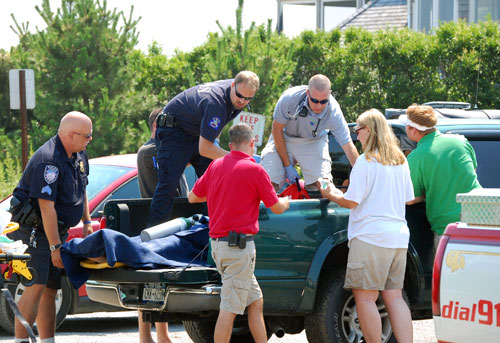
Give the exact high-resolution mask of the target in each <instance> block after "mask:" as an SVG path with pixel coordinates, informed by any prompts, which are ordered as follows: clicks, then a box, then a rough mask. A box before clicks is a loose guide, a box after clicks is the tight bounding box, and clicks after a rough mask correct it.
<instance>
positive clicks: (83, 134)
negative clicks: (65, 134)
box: [73, 131, 92, 139]
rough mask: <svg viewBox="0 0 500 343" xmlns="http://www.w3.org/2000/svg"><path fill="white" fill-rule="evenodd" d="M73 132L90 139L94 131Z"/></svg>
mask: <svg viewBox="0 0 500 343" xmlns="http://www.w3.org/2000/svg"><path fill="white" fill-rule="evenodd" d="M73 133H76V134H77V135H78V136H82V137H83V138H86V139H89V138H91V137H92V132H91V133H87V134H85V133H80V132H76V131H73Z"/></svg>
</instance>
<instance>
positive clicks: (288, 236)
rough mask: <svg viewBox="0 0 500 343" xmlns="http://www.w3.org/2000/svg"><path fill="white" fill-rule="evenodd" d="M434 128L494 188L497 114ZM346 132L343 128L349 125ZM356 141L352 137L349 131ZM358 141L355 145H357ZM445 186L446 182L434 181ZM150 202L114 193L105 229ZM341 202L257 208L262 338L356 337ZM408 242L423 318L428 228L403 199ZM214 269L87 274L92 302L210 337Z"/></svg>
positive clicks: (427, 296)
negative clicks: (449, 136) (276, 210)
mask: <svg viewBox="0 0 500 343" xmlns="http://www.w3.org/2000/svg"><path fill="white" fill-rule="evenodd" d="M389 122H390V124H391V126H392V127H393V130H394V132H395V134H396V136H397V137H398V138H399V139H400V141H401V143H402V146H403V147H405V149H411V142H409V141H408V140H407V139H406V134H405V127H404V126H403V125H402V124H400V123H399V122H397V121H394V120H389ZM438 128H439V130H440V131H441V132H443V133H457V134H462V135H465V136H466V137H467V138H468V139H469V140H470V141H471V143H472V145H473V146H474V149H475V151H476V155H477V160H478V169H477V172H478V175H479V181H480V182H481V184H482V185H483V187H500V178H498V170H500V159H498V154H499V153H500V120H470V119H468V120H456V119H443V120H439V122H438ZM351 130H352V126H351ZM352 136H353V139H354V140H355V138H356V137H355V135H354V134H353V135H352ZM356 144H358V143H356ZM330 154H331V157H332V164H333V165H332V170H333V172H332V173H333V177H334V183H335V184H336V185H337V186H338V187H339V188H341V185H342V183H343V182H344V181H345V180H346V179H348V178H349V172H350V166H349V163H348V161H347V158H346V156H345V155H344V153H343V151H342V149H341V148H340V147H339V146H338V144H337V143H336V142H335V140H334V139H333V138H332V139H330ZM443 191H446V189H443ZM148 208H149V200H141V199H133V200H128V201H119V200H114V201H112V202H109V203H108V204H107V205H106V208H105V215H106V216H107V223H108V228H111V229H115V230H118V231H121V232H124V233H126V234H128V235H131V236H132V235H137V234H139V232H140V231H141V230H142V229H143V228H144V227H145V224H146V219H147V218H146V217H147V211H148ZM201 209H202V207H199V206H198V207H196V206H195V205H194V204H188V203H187V202H186V199H176V203H175V205H174V216H190V215H192V214H195V213H200V210H201ZM348 217H349V210H348V209H345V208H342V207H339V206H338V205H336V204H334V203H332V202H330V201H328V200H326V199H321V198H320V196H319V194H317V195H316V197H314V194H313V199H311V200H293V201H291V203H290V209H289V210H288V211H287V212H285V213H284V214H282V215H275V214H273V213H272V212H271V211H270V210H268V209H266V208H265V207H263V206H262V207H261V209H260V215H259V225H260V231H259V234H258V235H257V236H256V238H255V243H256V246H257V264H256V269H255V275H256V276H257V279H258V281H259V284H260V286H261V288H262V291H263V293H264V317H265V321H266V325H267V327H268V335H269V337H270V336H271V335H272V334H276V335H277V336H278V337H281V336H282V335H284V334H285V333H287V334H296V333H300V332H301V331H302V330H304V329H305V330H306V334H307V338H308V341H309V342H321V343H323V342H325V343H326V342H361V341H363V340H362V332H361V330H360V326H359V321H358V318H357V313H356V305H355V303H354V299H353V296H352V293H350V292H348V291H345V290H344V289H343V287H342V286H343V282H344V274H345V266H346V261H347V253H348V248H347V224H348ZM406 217H407V221H408V225H409V227H410V232H411V234H410V244H409V247H408V262H407V267H406V274H405V283H404V291H405V296H406V299H407V301H408V303H409V306H410V309H411V313H412V317H413V319H430V318H432V310H431V308H432V306H431V279H432V266H433V259H434V256H433V252H432V246H433V236H432V232H431V230H430V227H429V223H428V222H427V220H426V216H425V206H422V205H413V206H408V207H407V214H406ZM220 288H221V281H220V277H219V274H218V273H217V271H216V269H215V268H214V267H213V266H211V265H209V264H208V263H207V266H205V267H190V268H185V269H182V268H181V269H179V268H167V269H153V270H134V269H129V268H119V269H106V270H95V271H93V272H92V274H91V277H90V279H89V281H88V282H87V292H88V295H89V297H90V298H91V299H92V300H94V301H99V302H103V303H107V304H110V305H115V306H120V307H123V308H127V309H142V310H144V311H145V319H146V320H150V321H165V320H168V321H182V322H183V324H184V327H185V329H186V331H187V333H188V334H189V336H190V337H191V339H192V340H193V341H194V342H197V343H198V342H211V341H212V337H213V331H214V327H215V321H216V318H217V314H218V308H219V301H220V297H219V294H220ZM379 311H380V313H381V317H382V331H383V342H395V337H394V335H393V334H392V329H391V324H390V321H389V317H388V315H387V313H386V309H385V307H384V305H383V302H382V301H381V300H379ZM251 341H252V337H251V334H250V332H249V330H248V326H247V322H246V318H245V317H244V316H238V318H237V320H236V322H235V327H234V330H233V336H232V340H231V342H251Z"/></svg>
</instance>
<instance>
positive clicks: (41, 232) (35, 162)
mask: <svg viewBox="0 0 500 343" xmlns="http://www.w3.org/2000/svg"><path fill="white" fill-rule="evenodd" d="M91 140H92V121H91V120H90V118H89V117H87V116H86V115H85V114H83V113H80V112H70V113H68V114H66V115H65V116H64V117H63V118H62V119H61V122H60V125H59V130H58V133H57V135H55V136H54V137H52V138H51V139H50V140H48V141H47V142H46V143H45V144H43V145H42V146H41V147H40V148H39V149H38V150H37V151H36V152H35V153H34V154H33V156H32V157H31V159H30V160H29V162H28V165H27V166H26V169H25V170H24V172H23V176H22V178H21V180H20V181H19V183H18V185H17V187H16V188H15V190H14V192H13V198H12V200H11V209H10V212H11V213H12V221H17V222H18V223H19V224H20V228H19V229H18V230H17V231H14V232H12V233H11V234H10V235H9V237H10V238H12V239H14V240H22V241H23V242H24V243H25V244H27V245H28V249H27V251H26V253H29V254H30V255H31V260H30V261H29V262H28V266H29V267H32V268H34V269H35V271H36V279H35V281H34V284H33V285H31V286H29V287H26V288H25V290H24V292H23V294H22V295H21V299H20V300H19V303H18V307H19V310H20V311H21V314H22V315H23V317H24V318H25V319H26V320H27V322H28V323H29V324H30V325H32V324H33V323H34V321H35V318H36V322H37V327H38V332H39V335H40V338H41V340H42V342H47V343H50V342H54V334H55V320H56V308H55V298H56V293H57V290H58V289H59V288H61V272H62V269H61V268H64V265H63V263H62V260H61V254H60V246H61V244H62V243H64V241H65V240H66V238H67V231H68V229H69V228H70V227H72V226H75V225H77V224H78V223H79V221H80V220H82V221H83V223H84V225H83V236H84V237H86V236H87V235H89V234H90V233H92V225H91V219H90V214H89V209H88V203H87V195H86V191H85V188H86V186H87V183H88V179H87V176H88V174H89V165H88V158H87V153H86V152H85V149H86V147H87V144H88V143H89V142H90V141H91ZM15 333H16V340H15V342H29V340H28V333H27V332H26V330H25V329H24V327H23V326H22V324H21V323H20V322H19V321H18V320H17V319H16V324H15Z"/></svg>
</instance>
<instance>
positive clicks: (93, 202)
mask: <svg viewBox="0 0 500 343" xmlns="http://www.w3.org/2000/svg"><path fill="white" fill-rule="evenodd" d="M89 165H90V174H89V184H88V186H87V197H88V201H89V210H90V215H91V217H92V227H93V229H94V231H96V230H99V228H100V226H101V222H100V221H101V218H102V212H103V209H104V203H105V202H106V201H107V200H111V199H132V198H140V197H141V195H140V192H139V184H138V179H137V157H136V154H128V155H114V156H107V157H99V158H93V159H90V160H89ZM194 175H195V174H194V169H193V168H192V167H188V168H186V178H187V180H188V185H189V187H190V188H191V187H192V186H193V184H194V180H195V177H194ZM9 204H10V196H9V197H7V198H6V199H4V200H3V201H2V202H1V203H0V209H4V210H7V209H8V208H9ZM81 232H82V223H80V224H78V225H77V226H75V227H72V228H71V229H69V232H68V233H69V236H68V241H69V240H71V239H73V238H75V237H81ZM6 285H7V286H8V288H9V289H10V291H11V293H12V294H13V296H14V298H15V299H16V301H18V300H19V298H20V296H21V294H22V292H23V290H24V286H23V285H21V284H20V283H7V282H6ZM113 310H119V311H122V310H123V309H121V308H117V307H113V306H109V305H104V304H101V303H96V302H93V301H91V300H90V299H89V298H88V297H87V292H86V288H85V285H84V286H82V287H80V288H79V289H75V288H74V287H73V286H72V285H71V284H70V282H69V281H68V279H67V278H66V277H63V280H62V288H61V290H59V292H58V293H57V298H56V311H57V321H56V325H57V326H59V325H60V324H61V323H62V322H63V320H64V318H66V315H68V314H75V313H90V312H100V311H113ZM0 326H1V327H3V328H4V329H5V330H7V331H8V332H11V333H13V332H14V315H13V313H12V311H11V309H10V307H9V305H8V304H7V301H6V300H5V297H0Z"/></svg>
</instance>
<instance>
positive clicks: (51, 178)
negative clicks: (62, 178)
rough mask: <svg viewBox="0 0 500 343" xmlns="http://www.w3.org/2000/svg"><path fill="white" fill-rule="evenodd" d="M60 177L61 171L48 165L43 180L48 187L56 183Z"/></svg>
mask: <svg viewBox="0 0 500 343" xmlns="http://www.w3.org/2000/svg"><path fill="white" fill-rule="evenodd" d="M58 176H59V169H57V167H56V166H51V165H46V166H45V171H44V172H43V178H44V179H45V182H47V184H48V185H50V184H51V183H54V182H55V181H56V180H57V177H58Z"/></svg>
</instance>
